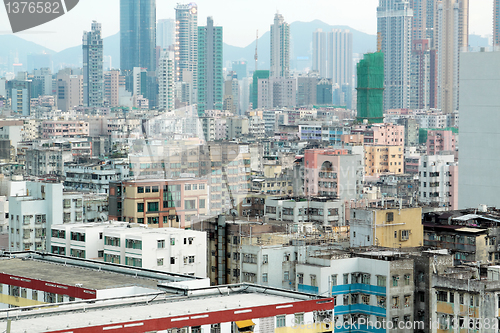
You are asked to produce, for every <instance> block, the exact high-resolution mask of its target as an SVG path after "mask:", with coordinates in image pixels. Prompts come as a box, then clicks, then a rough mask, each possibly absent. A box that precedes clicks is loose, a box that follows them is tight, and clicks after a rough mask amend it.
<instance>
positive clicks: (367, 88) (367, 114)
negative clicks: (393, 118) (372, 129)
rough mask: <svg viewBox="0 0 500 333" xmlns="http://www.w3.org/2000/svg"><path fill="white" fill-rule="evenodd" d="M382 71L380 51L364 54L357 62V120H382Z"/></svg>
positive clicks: (382, 58)
mask: <svg viewBox="0 0 500 333" xmlns="http://www.w3.org/2000/svg"><path fill="white" fill-rule="evenodd" d="M384 73H385V71H384V54H383V53H382V52H376V53H368V54H365V56H364V57H363V59H362V60H360V62H359V63H358V67H357V74H358V88H357V91H358V108H357V111H358V114H357V116H358V117H357V120H358V121H364V120H367V121H368V122H370V123H382V122H384V109H383V95H384Z"/></svg>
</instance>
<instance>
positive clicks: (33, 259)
mask: <svg viewBox="0 0 500 333" xmlns="http://www.w3.org/2000/svg"><path fill="white" fill-rule="evenodd" d="M1 260H2V273H1V274H0V280H1V281H2V284H0V309H2V310H4V309H8V310H11V311H12V310H13V308H17V307H26V306H37V307H38V306H44V304H49V305H50V306H51V307H54V305H53V304H51V303H60V304H59V305H62V304H61V303H67V302H73V301H82V300H89V301H92V302H95V301H96V300H100V299H109V298H116V297H124V296H132V295H144V294H148V295H153V297H154V296H155V295H156V294H157V293H159V292H161V293H163V292H165V291H164V290H161V289H160V287H159V286H158V285H159V284H164V285H166V286H168V285H176V284H179V283H181V284H185V285H191V286H192V287H205V286H207V285H208V279H204V278H200V277H194V276H187V275H180V274H175V273H173V274H170V273H167V272H160V271H152V270H146V269H141V268H138V267H126V266H121V265H114V264H110V263H103V262H102V261H93V260H85V259H79V258H71V257H67V256H60V255H53V254H49V253H43V254H40V253H37V252H14V253H6V254H2V257H1ZM83 272H84V274H82V273H83ZM149 297H151V296H149ZM28 309H29V310H28ZM28 309H24V310H27V311H26V312H24V313H27V312H29V311H30V310H33V309H34V308H33V307H32V308H28ZM0 312H1V311H0ZM13 326H14V331H13V332H17V329H18V328H19V326H18V325H17V324H14V325H13ZM44 330H46V328H43V329H41V328H35V327H34V326H31V328H30V329H28V331H30V332H41V331H44Z"/></svg>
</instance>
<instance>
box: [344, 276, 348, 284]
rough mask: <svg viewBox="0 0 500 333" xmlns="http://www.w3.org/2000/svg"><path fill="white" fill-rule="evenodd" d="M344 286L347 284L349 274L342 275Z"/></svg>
mask: <svg viewBox="0 0 500 333" xmlns="http://www.w3.org/2000/svg"><path fill="white" fill-rule="evenodd" d="M344 284H349V274H344Z"/></svg>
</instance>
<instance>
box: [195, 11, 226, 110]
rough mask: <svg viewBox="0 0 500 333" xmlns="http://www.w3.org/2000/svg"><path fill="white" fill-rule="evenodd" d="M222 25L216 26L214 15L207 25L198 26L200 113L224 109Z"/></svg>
mask: <svg viewBox="0 0 500 333" xmlns="http://www.w3.org/2000/svg"><path fill="white" fill-rule="evenodd" d="M222 47H223V45H222V27H214V20H213V18H212V17H208V18H207V26H206V27H198V114H200V115H201V114H202V113H203V111H205V110H222V103H223V95H224V91H223V86H224V77H223V74H222Z"/></svg>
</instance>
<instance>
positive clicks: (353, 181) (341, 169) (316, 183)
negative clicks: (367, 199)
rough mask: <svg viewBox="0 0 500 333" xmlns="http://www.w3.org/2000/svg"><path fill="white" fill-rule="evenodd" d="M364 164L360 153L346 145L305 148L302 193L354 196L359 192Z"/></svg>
mask: <svg viewBox="0 0 500 333" xmlns="http://www.w3.org/2000/svg"><path fill="white" fill-rule="evenodd" d="M363 167H364V166H363V156H362V155H352V154H349V152H348V151H347V150H346V149H307V150H306V151H305V154H304V168H305V172H304V194H305V195H306V196H327V197H338V198H340V199H342V200H350V199H357V198H358V197H359V195H360V194H361V192H362V186H363V185H362V184H363V181H362V180H363Z"/></svg>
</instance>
